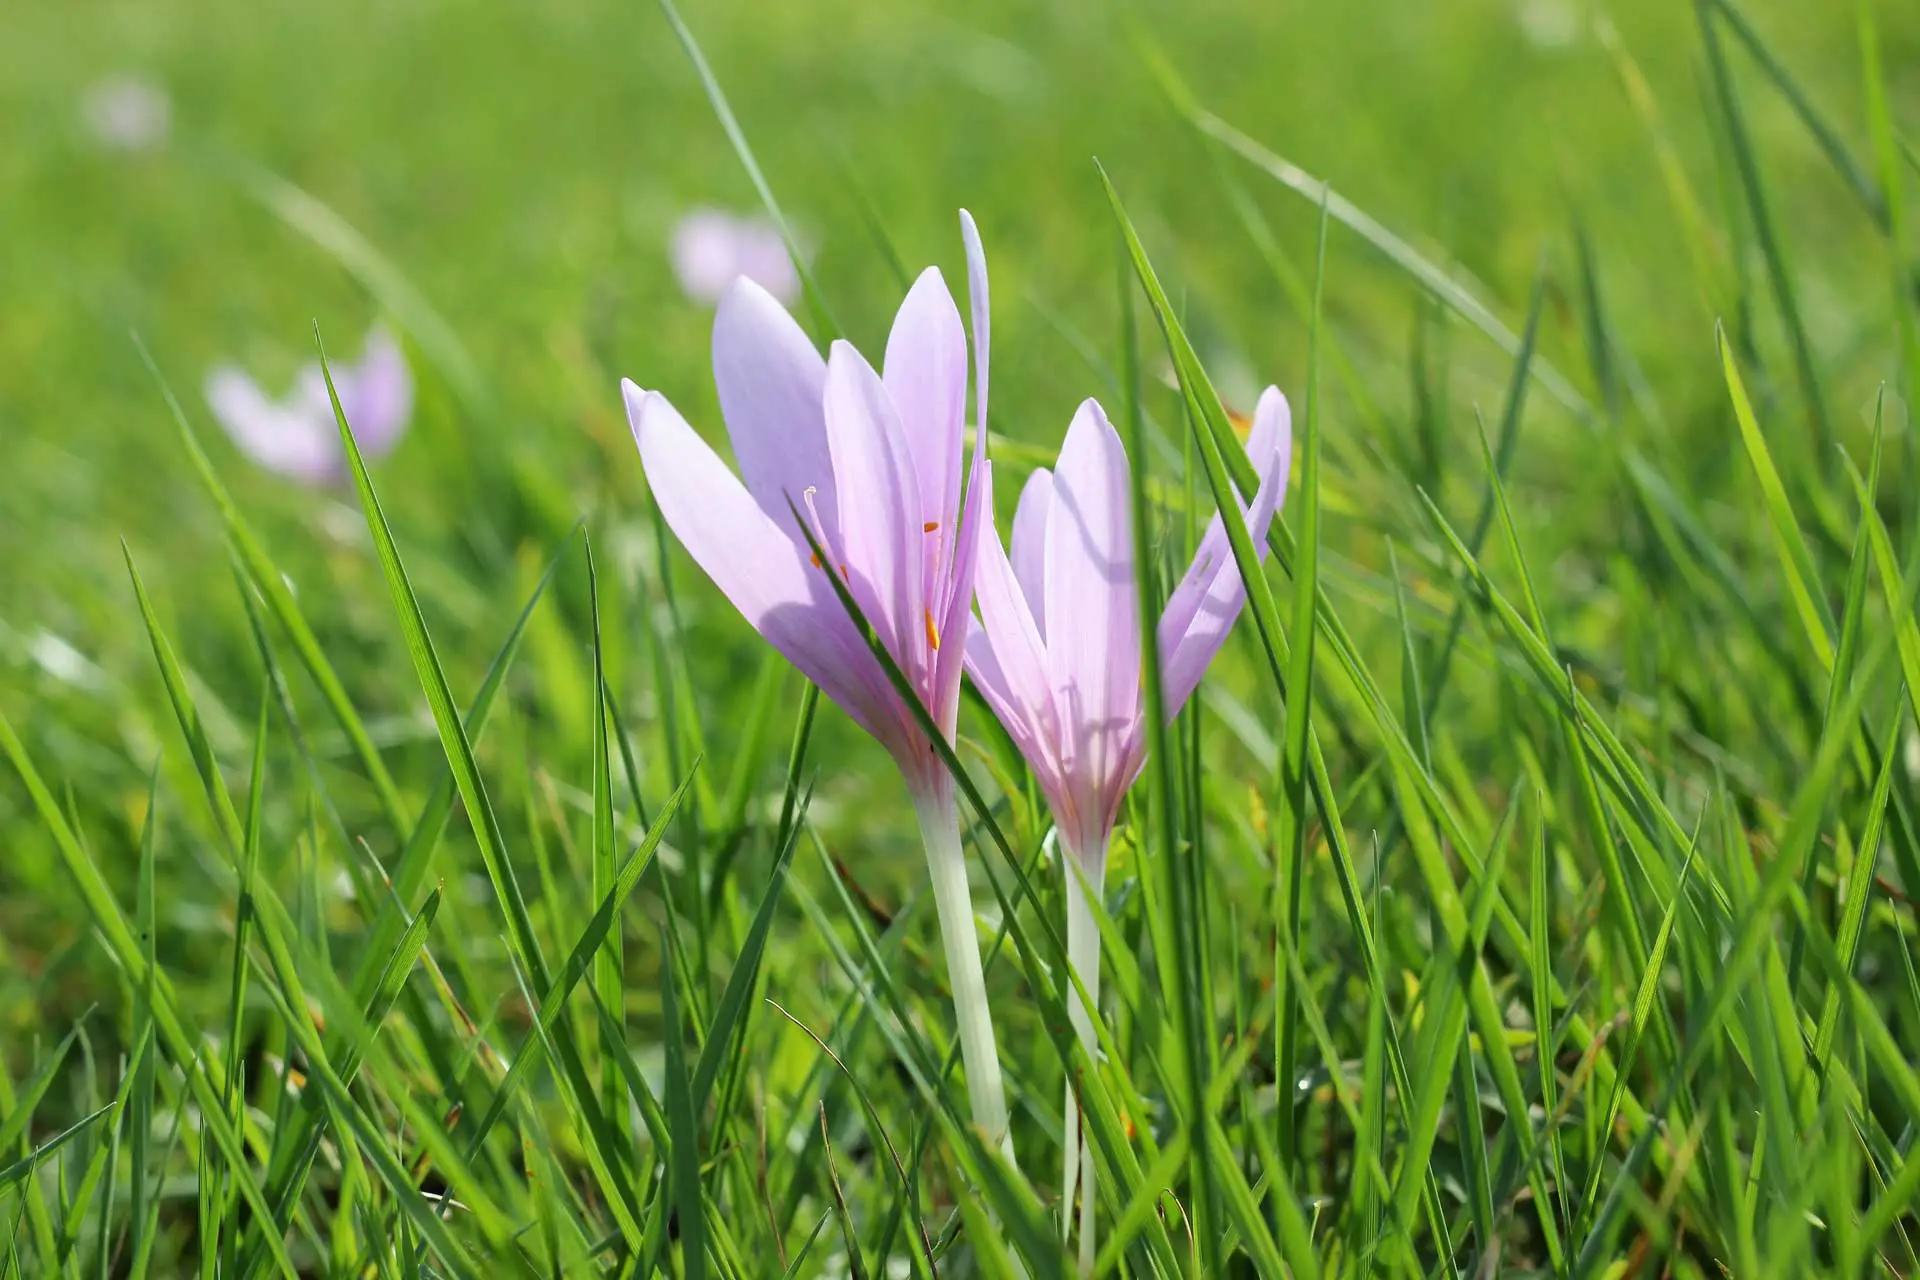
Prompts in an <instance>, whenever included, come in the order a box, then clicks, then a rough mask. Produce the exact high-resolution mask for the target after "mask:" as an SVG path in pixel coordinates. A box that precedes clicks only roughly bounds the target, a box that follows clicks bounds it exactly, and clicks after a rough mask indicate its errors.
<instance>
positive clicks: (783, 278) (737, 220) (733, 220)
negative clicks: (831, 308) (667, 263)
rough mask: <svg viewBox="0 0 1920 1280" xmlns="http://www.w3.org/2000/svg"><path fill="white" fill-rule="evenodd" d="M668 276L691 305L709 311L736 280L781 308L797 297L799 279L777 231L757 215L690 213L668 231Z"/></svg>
mask: <svg viewBox="0 0 1920 1280" xmlns="http://www.w3.org/2000/svg"><path fill="white" fill-rule="evenodd" d="M672 255H673V274H674V275H675V277H677V278H678V279H679V281H680V287H681V288H682V289H684V290H686V293H687V296H688V297H689V298H692V299H693V300H694V301H695V302H703V303H706V304H707V305H708V306H714V305H716V304H718V303H719V301H720V299H721V298H723V297H725V296H726V293H727V289H728V288H729V287H731V286H732V284H733V282H734V281H735V280H738V279H739V278H740V277H741V276H745V277H746V278H747V279H749V280H751V281H753V282H754V283H755V284H757V285H759V286H760V287H761V288H762V289H765V290H766V291H767V292H768V293H770V294H772V295H773V296H774V297H775V298H777V299H779V300H780V301H781V302H784V303H791V302H792V301H793V300H794V299H796V298H798V297H799V296H800V273H799V272H797V271H795V270H794V267H793V258H792V256H791V255H790V254H788V253H787V242H786V241H785V240H783V239H781V237H780V228H778V227H776V226H774V224H773V222H772V221H771V220H770V219H767V218H765V217H761V216H759V215H746V216H743V215H740V214H734V213H728V212H727V211H725V210H724V209H695V210H693V211H692V212H691V213H688V214H687V215H686V216H685V217H683V218H681V219H680V221H679V223H678V224H676V225H675V227H674V228H673V244H672Z"/></svg>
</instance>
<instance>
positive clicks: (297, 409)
mask: <svg viewBox="0 0 1920 1280" xmlns="http://www.w3.org/2000/svg"><path fill="white" fill-rule="evenodd" d="M333 386H334V390H336V391H338V392H339V393H340V407H341V409H342V410H344V411H345V413H346V415H347V422H348V424H349V425H351V426H352V427H353V438H354V441H355V443H357V444H358V445H359V446H360V454H361V456H362V457H364V458H365V459H366V460H367V461H369V462H372V461H374V460H375V459H377V458H380V457H382V456H384V455H385V454H387V453H388V452H389V451H391V450H392V448H393V446H394V445H395V444H396V443H398V442H399V439H400V436H401V434H402V433H403V432H405V430H406V427H407V420H408V417H409V415H410V414H411V413H412V411H413V375H412V374H411V373H409V372H408V370H407V359H406V356H405V355H403V354H402V353H401V351H400V345H399V344H398V343H397V342H395V341H394V340H393V338H392V337H391V336H390V335H389V334H388V333H387V331H386V330H384V329H380V328H375V329H374V330H372V331H371V332H370V333H368V334H367V342H366V346H365V347H364V348H363V350H362V352H361V355H360V359H359V361H358V362H357V363H354V364H335V365H334V366H333ZM206 396H207V404H208V406H209V407H210V408H211V409H212V410H213V416H214V417H215V418H216V419H218V420H219V423H220V425H221V426H222V427H224V428H226V432H227V434H228V435H229V436H231V437H233V442H234V443H235V444H237V445H239V446H240V448H241V450H242V451H243V452H245V453H246V454H247V456H248V457H250V458H252V459H253V460H254V461H255V462H257V463H259V464H260V465H261V466H263V467H265V468H266V469H267V470H269V471H273V472H277V473H278V474H280V475H283V476H286V477H288V478H289V479H293V480H298V481H300V482H302V483H304V484H314V485H319V484H331V483H337V482H338V481H341V480H344V479H346V476H347V456H346V450H345V449H343V448H342V447H341V444H340V428H339V427H338V425H336V424H335V422H334V419H333V404H332V402H331V401H330V400H328V398H327V381H326V378H325V377H324V376H323V375H322V374H321V372H320V366H319V364H318V363H317V362H310V363H308V364H307V365H305V366H303V367H302V368H301V370H300V373H299V375H298V376H297V377H296V378H295V379H294V385H293V389H292V391H290V392H289V393H288V394H287V395H286V396H285V397H283V398H281V399H279V400H275V399H273V398H272V397H270V396H268V395H267V393H266V392H265V391H263V390H261V388H260V384H259V383H257V382H255V381H254V380H253V378H252V377H250V376H249V375H248V374H246V373H245V372H243V371H242V370H240V369H238V368H236V367H235V366H233V365H219V366H217V367H216V368H215V369H214V370H213V371H212V372H211V373H209V374H208V375H207V385H206Z"/></svg>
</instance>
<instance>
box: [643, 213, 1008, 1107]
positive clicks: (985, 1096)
mask: <svg viewBox="0 0 1920 1280" xmlns="http://www.w3.org/2000/svg"><path fill="white" fill-rule="evenodd" d="M960 218H961V230H962V233H963V236H964V238H965V241H966V247H967V269H968V276H969V281H968V283H969V292H970V294H971V296H972V302H973V336H974V366H975V392H974V404H975V421H976V422H984V421H985V420H986V405H987V345H988V343H987V338H988V330H987V310H988V308H987V277H986V260H985V258H984V256H983V254H982V251H981V248H980V239H979V233H978V232H977V231H976V230H975V228H974V225H973V220H972V219H971V218H970V217H968V216H967V214H966V213H965V212H964V211H963V212H962V213H961V215H960ZM713 373H714V382H715V384H716V386H717V388H718V390H719V394H720V410H721V415H722V417H724V418H725V420H726V425H727V433H728V435H729V437H730V438H731V440H732V443H733V452H734V456H735V458H736V459H738V461H739V464H740V471H741V475H740V476H739V477H736V476H735V475H734V473H733V472H732V471H731V470H729V469H728V467H727V465H726V464H725V463H724V462H722V461H721V460H720V458H719V456H718V455H717V454H715V453H714V451H713V449H712V448H711V447H710V446H709V445H708V444H707V443H706V442H705V441H704V440H702V439H701V438H700V436H698V435H697V434H695V432H694V430H693V428H691V427H690V426H688V425H687V422H686V420H685V419H684V418H682V417H681V416H680V414H679V413H678V412H677V411H676V410H675V409H674V407H673V406H672V405H671V404H669V403H668V402H667V399H666V397H665V396H662V395H661V394H659V393H658V392H652V391H644V390H642V389H641V388H639V387H638V386H636V385H634V384H633V383H632V382H630V381H628V382H623V383H622V384H621V390H622V392H623V394H624V396H625V398H626V406H627V418H628V421H629V422H630V423H631V424H632V427H633V435H634V440H635V441H636V442H637V443H638V445H639V447H640V462H641V465H642V467H644V468H645V470H646V473H647V481H648V484H649V486H650V487H651V488H652V490H653V496H654V501H656V502H658V503H659V504H660V510H661V513H662V514H663V515H664V516H665V517H666V521H667V524H668V525H669V526H670V527H671V528H672V529H673V531H674V533H675V534H676V535H677V536H678V537H679V539H680V541H681V543H682V544H683V545H684V546H685V547H686V549H687V551H688V553H689V554H691V555H692V556H693V558H694V560H695V561H696V562H697V563H698V564H699V565H700V567H701V568H702V569H704V570H705V571H706V573H707V576H708V577H710V578H712V579H713V581H714V584H715V585H716V586H718V587H719V588H720V590H721V592H722V593H723V594H725V595H726V597H727V598H728V599H729V600H731V601H732V602H733V603H734V605H735V606H736V607H737V608H738V609H739V610H740V612H741V613H742V614H744V615H745V616H746V619H747V621H748V622H750V623H751V624H753V627H754V629H755V630H757V631H758V632H759V633H760V634H761V635H762V636H763V637H764V638H765V639H766V640H767V642H768V643H769V644H771V645H772V646H773V647H774V648H775V649H777V650H779V651H780V652H781V653H782V654H784V655H785V656H786V657H787V659H788V660H789V661H791V662H792V663H793V665H794V666H796V667H798V668H799V669H800V670H801V672H802V673H803V674H805V675H806V677H807V678H808V679H809V680H811V681H813V682H814V683H815V684H816V685H818V686H819V687H820V690H821V692H823V693H825V694H826V695H827V696H828V697H829V698H831V699H833V701H834V702H836V703H838V704H839V705H840V707H841V709H842V710H844V711H845V712H846V713H847V714H848V715H849V716H851V717H852V718H853V720H854V722H855V723H857V724H858V725H860V727H861V728H863V729H865V730H866V731H867V732H868V733H870V734H872V735H873V736H874V737H875V738H877V739H879V741H880V742H881V743H882V744H883V745H884V746H885V747H886V748H887V750H888V751H889V752H890V753H892V755H893V758H894V760H895V761H896V762H897V763H898V764H899V766H900V772H901V774H902V776H903V777H904V778H905V779H906V783H907V790H908V791H909V793H911V795H912V797H913V802H914V809H915V812H916V814H917V816H918V817H919V820H920V827H921V833H922V836H923V838H924V839H925V841H926V846H927V861H928V866H929V869H930V870H931V872H932V877H933V888H934V901H935V904H936V906H937V908H938V911H939V916H940V926H941V933H942V935H943V938H944V941H945V947H946V956H947V968H948V974H949V978H950V980H951V982H952V984H953V999H954V1008H955V1013H956V1017H957V1020H958V1023H959V1030H960V1039H961V1050H962V1054H963V1056H964V1060H965V1063H966V1068H967V1078H968V1092H969V1094H970V1096H971V1098H972V1102H973V1112H974V1119H975V1121H976V1123H978V1124H979V1125H980V1127H981V1128H982V1129H983V1130H984V1131H985V1132H986V1134H987V1135H988V1137H989V1138H990V1139H992V1140H996V1141H1000V1142H1002V1143H1003V1145H1004V1144H1005V1141H1006V1133H1007V1111H1006V1099H1005V1092H1004V1089H1003V1086H1002V1083H1001V1078H1000V1068H999V1062H998V1059H997V1057H996V1054H995V1051H994V1042H993V1027H992V1023H991V1021H990V1020H989V1017H988V1013H987V1005H986V985H985V981H984V979H983V976H982V973H981V966H980V950H979V939H978V935H977V933H976V930H975V927H974V918H973V907H972V902H971V898H970V893H969V890H968V887H967V872H966V863H965V860H964V855H963V854H962V852H961V846H960V829H959V823H958V817H957V813H956V809H955V804H954V788H953V782H952V779H951V777H950V776H949V775H948V773H947V770H946V768H945V766H944V765H943V764H942V763H941V760H940V757H939V755H938V754H937V753H936V751H935V749H934V747H933V746H932V744H931V743H929V742H928V741H927V738H926V735H925V734H924V733H923V732H922V730H921V727H920V725H919V723H918V721H917V720H916V719H915V717H914V716H913V714H912V712H911V710H910V709H909V707H908V706H907V705H906V704H905V703H904V702H903V701H902V700H901V698H900V696H899V694H898V693H897V692H896V691H895V689H894V687H893V685H892V683H891V682H890V681H889V680H888V679H887V675H886V672H885V670H884V669H883V668H882V667H881V665H880V663H879V661H878V660H877V659H876V658H875V657H874V655H873V653H872V651H871V650H869V649H868V648H867V645H866V642H865V641H864V640H863V639H862V637H861V635H860V633H859V631H858V630H857V629H856V628H855V626H854V624H853V622H852V621H851V619H850V618H849V617H848V615H847V611H846V610H845V608H844V607H843V606H842V604H841V602H840V599H839V597H838V596H837V595H836V593H835V591H834V588H833V584H832V583H831V582H830V581H828V578H827V575H828V574H830V573H832V574H838V575H839V576H840V577H841V579H842V580H843V581H844V582H845V583H846V585H847V587H848V588H849V590H850V592H851V594H852V595H853V597H854V599H855V600H856V601H857V602H858V604H859V606H860V610H861V612H862V614H864V615H865V617H866V618H867V620H868V622H869V623H871V624H872V626H873V627H874V629H875V631H876V632H877V634H878V636H879V638H880V641H881V643H882V644H884V645H885V647H886V649H887V652H888V653H889V654H890V655H891V656H892V657H893V659H894V660H895V662H896V663H897V664H898V665H899V667H900V669H901V671H902V672H903V673H904V674H905V676H906V678H907V680H908V682H909V683H910V684H911V685H912V687H913V691H914V694H915V696H916V697H918V698H919V699H920V702H921V704H922V705H923V706H924V707H925V708H926V709H927V711H928V713H929V714H930V715H931V717H932V719H933V720H934V722H935V723H936V724H937V725H938V726H939V728H940V731H941V733H942V735H943V736H944V737H945V738H946V739H947V741H948V742H951V741H952V740H953V734H954V726H955V721H956V719H957V717H958V713H959V703H960V676H961V672H962V669H963V665H964V658H965V651H966V637H967V630H968V624H969V620H970V610H971V607H972V603H973V579H974V565H975V561H976V552H977V548H978V546H979V542H980V531H981V529H982V528H983V527H990V526H991V518H990V516H987V515H986V514H985V513H988V512H990V511H991V510H992V502H991V477H990V474H989V467H988V465H987V462H986V451H985V449H984V448H978V447H976V448H975V450H974V454H973V465H972V473H971V478H970V479H969V482H968V484H967V493H966V503H965V507H964V509H962V505H961V493H960V490H961V483H960V481H961V475H960V472H961V465H962V437H963V433H964V423H965V418H966V399H967V339H966V333H965V330H964V329H963V327H962V325H961V321H960V312H959V309H958V308H957V307H956V306H955V305H954V301H953V297H952V295H951V294H950V293H949V292H948V291H947V286H946V282H945V280H943V279H942V278H941V275H940V272H939V270H938V269H937V268H933V267H929V268H928V269H927V270H926V271H925V272H923V273H922V274H921V276H920V278H919V279H918V280H917V281H916V282H915V283H914V285H913V288H912V289H911V290H910V291H909V292H908V294H907V297H906V300H905V301H904V302H903V303H901V305H900V310H899V313H898V315H897V316H896V317H895V319H894V324H893V332H892V335H891V336H890V337H889V338H888V340H887V351H886V360H885V364H884V367H883V370H882V371H875V369H874V368H873V366H872V365H870V364H868V363H867V361H866V359H865V357H863V356H862V355H861V354H860V353H859V352H858V351H856V350H854V348H853V347H852V346H851V345H849V344H848V343H845V342H835V343H834V344H833V347H832V350H831V351H830V353H829V354H828V356H827V358H826V359H825V360H822V359H821V358H820V354H819V352H818V351H816V350H815V349H814V347H813V344H812V343H811V342H809V341H808V340H807V336H806V334H805V333H804V332H803V331H802V330H801V328H800V326H799V325H798V324H796V323H795V322H794V320H793V318H792V317H791V316H789V315H788V314H787V312H786V310H785V309H784V308H782V307H781V305H780V304H779V302H777V301H776V300H775V299H774V298H773V296H772V295H771V294H770V293H769V292H768V291H767V290H766V289H765V288H763V287H762V286H760V285H759V284H756V283H754V282H753V281H752V280H747V279H741V280H736V281H735V282H734V284H733V286H732V287H731V288H730V289H729V290H728V292H727V295H726V297H725V298H724V299H722V300H721V303H720V308H719V312H718V314H717V315H716V316H715V318H714V325H713ZM796 513H798V518H796ZM800 520H805V521H806V522H807V523H808V525H809V526H810V528H811V532H812V534H813V536H814V538H816V539H817V540H818V542H819V544H820V546H821V547H822V548H824V550H825V552H826V558H825V561H824V562H823V561H822V560H821V559H820V558H818V557H816V556H815V555H814V553H813V550H812V547H811V545H810V544H809V542H808V541H807V538H806V536H805V534H804V533H803V532H802V529H801V527H800V523H799V521H800Z"/></svg>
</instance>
